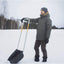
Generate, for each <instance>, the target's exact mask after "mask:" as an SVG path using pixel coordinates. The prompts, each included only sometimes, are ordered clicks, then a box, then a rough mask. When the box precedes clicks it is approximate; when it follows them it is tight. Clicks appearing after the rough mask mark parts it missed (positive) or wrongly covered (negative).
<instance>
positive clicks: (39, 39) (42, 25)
mask: <svg viewBox="0 0 64 64" xmlns="http://www.w3.org/2000/svg"><path fill="white" fill-rule="evenodd" d="M22 20H29V19H28V18H23V19H22ZM22 20H21V21H22ZM30 22H34V23H38V26H37V36H36V42H35V46H34V49H35V59H34V60H35V61H36V62H38V61H39V47H40V45H41V50H42V53H43V62H47V57H48V56H47V50H46V44H47V43H48V42H49V38H50V33H51V28H52V21H51V19H50V15H49V12H48V9H47V8H45V7H43V8H41V14H40V17H39V18H36V19H30Z"/></svg>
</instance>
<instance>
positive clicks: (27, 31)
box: [27, 24, 29, 32]
mask: <svg viewBox="0 0 64 64" xmlns="http://www.w3.org/2000/svg"><path fill="white" fill-rule="evenodd" d="M28 29H29V24H28V25H27V32H28Z"/></svg>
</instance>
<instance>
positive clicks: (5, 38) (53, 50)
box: [0, 30, 64, 64]
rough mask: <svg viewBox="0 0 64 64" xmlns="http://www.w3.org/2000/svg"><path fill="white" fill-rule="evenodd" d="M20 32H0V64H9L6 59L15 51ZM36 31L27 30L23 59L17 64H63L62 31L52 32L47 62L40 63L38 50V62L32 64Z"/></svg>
mask: <svg viewBox="0 0 64 64" xmlns="http://www.w3.org/2000/svg"><path fill="white" fill-rule="evenodd" d="M25 33H26V30H23V32H22V37H21V43H20V46H19V50H22V48H23V43H24V38H25ZM19 36H20V30H0V64H10V63H9V62H8V61H7V59H8V57H9V56H10V54H11V53H12V52H13V51H14V50H15V49H16V47H17V43H18V39H19ZM35 39H36V30H29V32H28V36H27V41H26V46H25V51H24V58H23V60H21V61H20V62H19V63H18V64H64V30H52V32H51V37H50V41H49V44H47V51H48V62H47V63H43V62H42V53H41V50H40V62H38V63H36V62H34V55H35V52H34V44H35Z"/></svg>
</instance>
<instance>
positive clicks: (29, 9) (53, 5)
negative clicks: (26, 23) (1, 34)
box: [0, 0, 64, 27]
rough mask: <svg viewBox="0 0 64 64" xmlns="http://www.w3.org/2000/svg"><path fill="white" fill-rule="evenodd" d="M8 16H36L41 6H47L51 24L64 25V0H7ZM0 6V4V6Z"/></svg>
mask: <svg viewBox="0 0 64 64" xmlns="http://www.w3.org/2000/svg"><path fill="white" fill-rule="evenodd" d="M0 1H2V0H0ZM7 1H8V7H7V9H8V14H7V15H8V18H10V17H14V18H16V19H17V18H23V17H29V18H37V17H39V15H40V9H41V7H47V8H48V9H49V13H50V16H51V19H52V22H53V25H56V26H58V27H64V19H63V18H64V0H7ZM0 7H1V6H0Z"/></svg>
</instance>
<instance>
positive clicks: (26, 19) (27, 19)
mask: <svg viewBox="0 0 64 64" xmlns="http://www.w3.org/2000/svg"><path fill="white" fill-rule="evenodd" d="M23 20H25V21H27V22H28V21H29V20H30V19H29V18H22V19H21V22H23Z"/></svg>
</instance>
